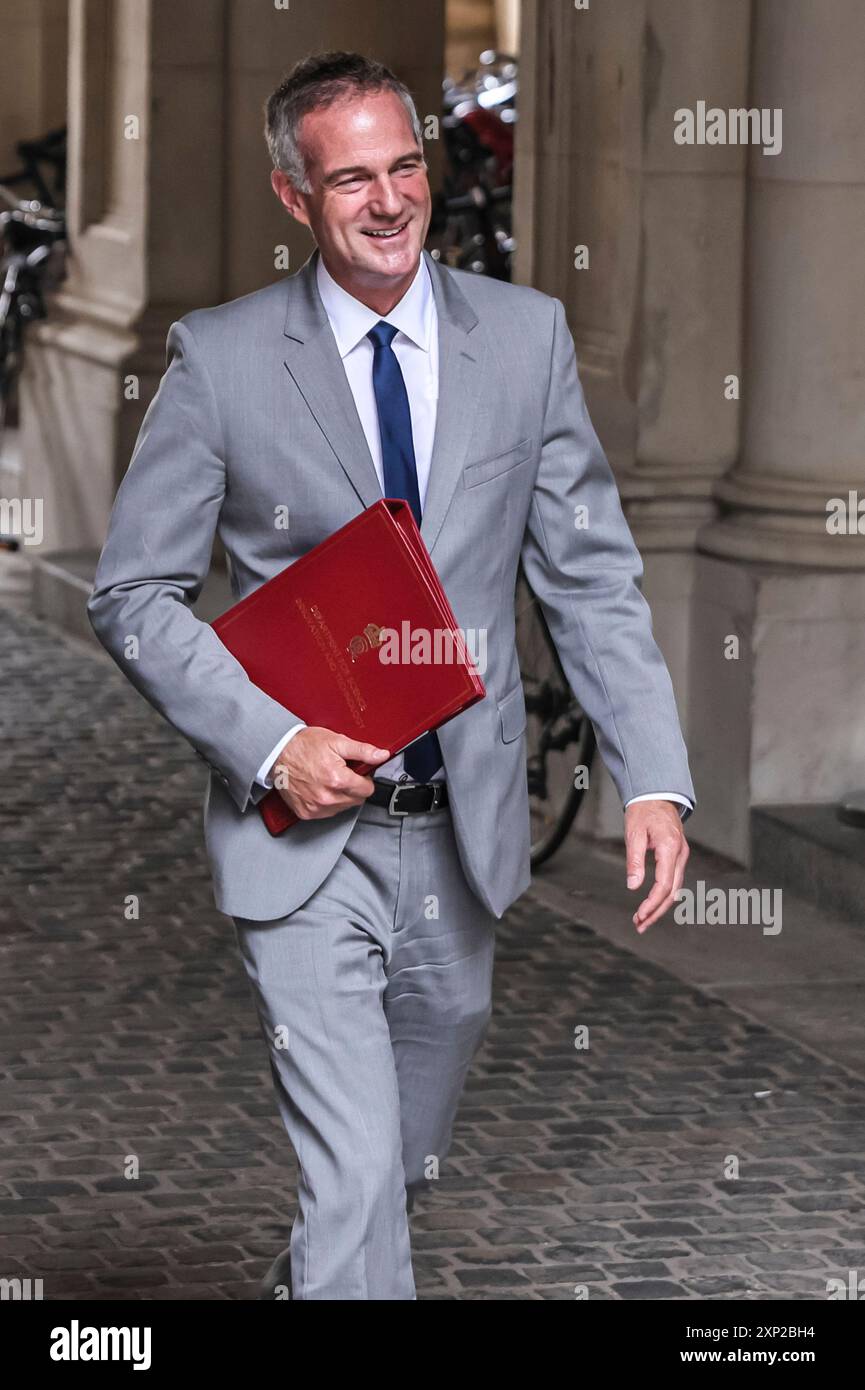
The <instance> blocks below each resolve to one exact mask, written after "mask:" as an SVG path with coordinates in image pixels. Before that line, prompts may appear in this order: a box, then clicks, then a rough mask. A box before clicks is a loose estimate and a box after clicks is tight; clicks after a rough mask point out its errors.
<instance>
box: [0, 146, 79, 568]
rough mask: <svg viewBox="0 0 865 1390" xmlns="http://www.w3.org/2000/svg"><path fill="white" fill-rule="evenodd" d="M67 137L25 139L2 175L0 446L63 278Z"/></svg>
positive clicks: (11, 545) (10, 543) (8, 545)
mask: <svg viewBox="0 0 865 1390" xmlns="http://www.w3.org/2000/svg"><path fill="white" fill-rule="evenodd" d="M65 136H66V132H65V130H59V131H52V132H50V133H49V134H48V135H47V136H45V138H44V139H42V140H20V141H19V142H18V144H17V145H16V147H15V148H16V150H17V153H18V155H19V158H20V159H21V162H22V164H21V168H19V169H17V170H15V171H13V172H12V173H11V174H6V175H4V176H3V177H2V178H0V209H2V210H0V445H2V442H3V435H4V432H5V429H6V427H7V425H15V424H17V420H18V397H17V388H18V381H19V378H20V374H21V363H22V353H23V347H24V331H25V329H26V327H27V325H28V324H29V323H32V322H34V321H35V320H36V319H42V318H44V317H45V315H46V303H45V295H46V291H47V290H48V289H50V288H53V287H54V286H55V285H56V284H57V283H59V281H60V279H61V278H62V273H63V270H62V267H63V252H64V249H65V244H66V223H65V218H64V216H63V213H62V211H61V210H60V208H59V207H57V206H55V200H56V199H59V198H60V196H61V195H62V193H63V189H64V186H65V168H66V139H65ZM43 164H45V165H47V169H46V170H45V171H44V172H43V169H42V167H41V166H42V165H43ZM49 180H50V182H49ZM21 184H30V185H31V187H32V188H33V190H34V191H35V193H36V195H37V196H36V197H33V198H27V197H23V198H22V197H18V195H17V193H16V192H14V191H13V188H14V187H15V186H17V185H21ZM0 548H2V549H4V550H16V549H17V548H18V542H17V540H16V539H15V538H14V537H13V536H3V535H0Z"/></svg>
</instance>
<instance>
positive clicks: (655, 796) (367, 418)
mask: <svg viewBox="0 0 865 1390" xmlns="http://www.w3.org/2000/svg"><path fill="white" fill-rule="evenodd" d="M316 280H317V284H318V292H319V294H320V295H321V300H322V303H323V305H324V308H325V312H326V314H327V316H328V319H329V320H330V326H331V329H332V330H333V336H334V338H335V340H336V346H337V349H338V351H339V355H340V357H341V358H342V365H343V367H344V368H345V374H346V377H347V378H348V384H349V387H350V388H351V394H352V396H353V397H354V403H355V406H356V407H357V413H358V415H359V417H360V423H361V426H362V428H363V432H364V435H365V436H366V442H367V444H368V446H369V452H370V454H371V455H372V461H373V463H374V464H375V471H376V474H377V475H378V481H379V485H380V487H381V489H382V495H384V469H383V466H382V457H381V436H380V434H379V428H378V410H377V407H376V403H375V392H374V390H373V384H372V362H373V351H374V349H373V345H372V343H371V342H370V340H369V338H367V336H366V335H367V333H368V332H369V330H370V329H371V328H373V327H374V326H375V325H376V324H377V323H379V322H380V320H381V319H382V318H383V319H384V321H385V323H391V324H393V326H394V327H395V328H396V329H397V330H398V331H397V332H396V333H395V335H394V338H393V343H392V347H393V350H394V353H395V354H396V358H397V361H398V362H399V366H400V371H401V372H402V375H403V380H404V381H405V386H406V392H407V393H408V401H409V411H410V414H411V428H412V438H413V441H414V455H415V464H416V466H417V482H418V492H419V494H420V505H421V511H423V507H424V501H425V499H426V490H427V483H428V482H429V472H430V462H431V460H432V448H433V436H434V434H435V423H436V409H437V406H438V315H437V313H436V304H435V295H434V294H433V287H432V282H431V280H430V275H429V271H428V269H427V266H426V261H425V260H424V258H423V256H421V258H420V263H419V265H418V268H417V273H416V275H415V277H414V279H413V280H412V282H411V284H410V285H409V287H408V289H407V290H406V292H405V294H404V295H403V297H402V299H401V300H400V301H399V303H398V304H396V305H395V306H394V308H393V309H391V311H390V313H388V314H384V315H382V314H377V313H376V312H375V310H374V309H370V308H369V307H368V306H367V305H366V304H362V303H361V302H360V300H359V299H355V298H354V296H353V295H350V294H349V293H348V291H347V290H344V289H343V288H342V286H341V285H338V284H337V283H336V281H335V280H334V278H333V276H332V275H331V274H330V273H329V272H328V270H327V269H326V268H325V264H324V261H323V259H322V257H321V256H319V258H318V264H317V266H316ZM305 728H306V725H305V724H301V723H298V724H294V725H293V726H292V728H291V729H289V731H288V733H287V734H286V735H285V737H284V738H283V739H281V740H280V742H279V743H278V744H277V745H276V747H275V748H273V749H272V750H271V752H270V753H269V754H268V756H267V757H266V758H265V760H264V762H263V763H262V765H261V767H260V768H259V771H258V775H257V777H256V781H257V782H258V783H259V784H260V785H261V786H264V787H269V786H272V784H273V783H272V778H271V777H270V776H269V771H270V769H271V768H272V766H273V764H274V763H275V762H276V759H277V758H278V756H279V754H280V752H281V751H282V749H283V748H284V747H285V745H286V744H287V743H288V742H289V741H290V740H291V739H292V738H293V737H294V735H295V734H297V733H299V732H300V730H301V729H305ZM403 774H404V768H403V757H402V754H401V753H400V754H398V755H397V756H396V757H395V758H391V760H390V761H389V762H387V763H383V764H382V766H381V767H379V768H376V770H375V773H374V774H373V775H374V776H375V777H386V778H389V779H390V780H392V781H398V780H400V778H401V777H403ZM433 777H434V779H435V780H436V781H443V780H444V779H445V772H444V768H442V767H439V768H438V770H437V771H436V772H435V773H433ZM659 799H661V800H667V801H676V802H679V803H680V805H681V806H683V807H691V805H692V803H691V802H690V801H689V800H688V798H687V797H685V796H681V795H680V794H679V793H678V792H649V793H647V794H646V795H644V796H635V797H633V798H632V800H633V801H649V800H659ZM630 804H631V802H630V801H629V802H627V803H626V805H628V806H630Z"/></svg>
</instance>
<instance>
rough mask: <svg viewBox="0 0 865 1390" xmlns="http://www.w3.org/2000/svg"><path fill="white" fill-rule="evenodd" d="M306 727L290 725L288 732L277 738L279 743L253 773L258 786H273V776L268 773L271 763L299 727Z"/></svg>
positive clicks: (304, 726) (298, 731)
mask: <svg viewBox="0 0 865 1390" xmlns="http://www.w3.org/2000/svg"><path fill="white" fill-rule="evenodd" d="M306 727H307V725H306V724H294V725H292V727H291V728H290V729H289V731H288V733H287V734H284V735H283V737H282V738H281V739H280V740H279V743H278V744H277V745H276V747H275V748H273V749H272V750H271V751H270V753H268V755H267V757H266V758H265V760H264V762H263V763H262V764H261V767H260V768H259V769H258V772H257V773H256V774H255V780H256V782H257V783H258V785H259V786H260V787H272V786H273V778H272V777H271V775H270V769H271V768H272V767H273V764H274V763H275V762H276V760H277V758H278V757H279V755H280V753H281V752H282V750H283V748H284V747H285V746H286V744H288V743H291V740H292V739H293V738H294V736H295V734H299V733H300V731H301V729H305V728H306Z"/></svg>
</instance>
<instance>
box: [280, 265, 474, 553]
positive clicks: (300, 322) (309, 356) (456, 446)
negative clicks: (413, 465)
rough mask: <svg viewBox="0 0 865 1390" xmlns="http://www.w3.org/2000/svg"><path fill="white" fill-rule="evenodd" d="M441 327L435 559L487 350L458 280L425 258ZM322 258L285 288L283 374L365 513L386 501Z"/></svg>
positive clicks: (428, 529)
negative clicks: (323, 292) (333, 321)
mask: <svg viewBox="0 0 865 1390" xmlns="http://www.w3.org/2000/svg"><path fill="white" fill-rule="evenodd" d="M423 255H424V258H425V260H426V264H427V267H428V269H429V273H430V277H431V279H432V286H433V293H434V295H435V302H436V315H437V319H438V345H439V395H438V406H437V409H436V427H435V436H434V439H433V452H432V461H431V464H430V475H429V482H428V484H427V494H426V500H425V503H424V511H423V518H422V522H421V535H422V537H423V539H424V542H425V544H426V547H427V549H428V550H429V551H432V548H433V546H434V545H435V542H436V540H437V538H438V535H439V532H440V531H441V528H442V524H443V522H444V519H445V516H446V515H447V511H448V508H449V506H450V503H451V499H452V497H453V494H454V490H455V488H456V485H457V483H458V481H459V479H460V476H461V474H462V469H463V464H464V462H465V456H466V450H467V448H468V442H469V437H470V435H471V427H472V422H473V420H474V406H475V404H476V402H477V400H478V397H479V395H480V391H481V382H482V379H483V359H484V348H483V345H482V344H481V343H479V342H478V343H472V342H471V341H470V338H469V335H470V333H471V331H472V329H473V328H474V327H475V326H476V324H477V322H478V319H477V315H476V314H475V312H474V310H473V309H472V307H471V305H470V304H469V302H468V300H467V299H466V298H465V296H464V295H463V294H462V293H461V291H460V290H459V289H458V287H457V285H456V282H455V280H454V278H453V277H452V276H451V275H450V273H449V271H447V270H446V269H445V268H444V267H443V266H441V265H439V263H438V262H437V261H435V260H433V258H432V256H430V255H429V253H428V252H427V251H424V252H423ZM317 257H318V251H317V250H315V251H313V253H312V255H311V256H310V257H309V259H308V260H307V261H306V263H305V265H303V266H302V267H301V269H300V270H299V271H298V273H297V274H296V275H293V276H291V278H290V279H289V280H288V281H287V282H286V283H287V286H288V309H287V312H286V317H285V329H284V333H285V338H286V348H285V359H284V360H285V366H286V367H287V369H288V371H289V372H290V374H291V376H292V378H293V380H294V382H295V384H296V386H297V389H298V390H299V391H300V393H301V395H302V396H303V398H304V400H305V401H306V403H307V405H308V406H309V408H310V410H311V411H312V414H313V415H314V417H315V419H316V422H317V424H318V426H319V429H320V430H321V432H322V434H323V435H324V437H325V439H326V440H327V442H328V444H329V445H330V447H331V449H332V450H333V453H334V455H335V457H336V459H337V461H338V462H339V464H340V466H341V467H342V469H343V470H344V472H345V474H346V476H347V477H348V479H349V481H350V483H351V484H352V486H353V488H354V490H355V492H356V493H357V495H358V497H359V498H360V500H361V502H362V503H363V505H364V506H365V507H369V506H371V505H372V503H373V502H375V501H377V500H378V499H379V498H380V497H381V495H382V492H381V487H380V485H379V481H378V476H377V474H376V471H375V465H374V463H373V461H372V455H371V454H370V452H369V448H368V446H367V442H366V437H365V435H364V432H363V426H362V425H361V422H360V417H359V415H358V413H357V408H356V406H355V403H354V397H353V396H352V394H351V387H350V386H349V384H348V378H347V377H346V374H345V368H344V367H343V364H342V359H341V357H340V355H339V350H338V348H337V346H336V341H335V339H334V336H333V333H332V331H331V328H330V323H329V321H328V317H327V314H326V312H325V309H324V305H323V304H322V302H321V299H320V297H319V294H318V287H317V285H316V282H315V267H316V262H317Z"/></svg>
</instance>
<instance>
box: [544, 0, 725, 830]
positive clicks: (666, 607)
mask: <svg viewBox="0 0 865 1390" xmlns="http://www.w3.org/2000/svg"><path fill="white" fill-rule="evenodd" d="M748 24H749V3H748V0H704V3H701V4H700V5H689V6H682V5H681V4H679V3H677V0H624V3H617V4H616V6H615V7H611V6H602V5H595V4H589V6H588V8H586V9H578V8H577V7H575V6H574V5H571V4H566V5H565V4H563V5H546V4H544V3H539V0H526V3H525V4H524V9H523V28H522V40H521V51H522V61H521V95H520V113H519V121H518V126H517V138H518V145H517V161H516V177H517V184H516V237H517V243H518V252H517V274H516V278H517V279H519V280H521V281H523V282H525V283H531V284H534V285H536V286H537V287H538V288H540V289H543V290H546V291H547V293H550V294H554V295H556V296H557V297H558V298H560V299H562V301H563V302H564V304H565V306H566V308H567V311H568V319H569V323H570V327H571V330H572V332H573V334H574V339H575V343H576V350H577V358H578V362H579V365H580V375H581V379H582V382H583V385H584V388H585V391H586V396H587V400H588V404H589V409H590V412H591V415H592V419H593V421H594V423H595V427H596V428H597V430H598V433H599V435H600V437H601V441H602V443H603V445H604V448H605V450H606V452H607V456H608V457H609V459H610V462H611V464H612V466H613V469H614V471H615V473H616V476H617V482H618V484H619V488H620V491H621V494H622V498H623V502H624V504H625V510H626V514H627V516H628V520H629V522H630V524H631V526H632V529H633V531H634V534H635V538H636V540H637V543H638V545H639V546H640V549H641V552H642V554H643V557H644V562H645V581H644V592H645V593H646V596H647V598H648V599H649V601H650V603H651V605H652V610H653V615H654V627H655V635H656V637H657V639H658V642H659V644H660V646H661V648H662V650H663V651H664V654H665V656H666V658H667V661H668V664H669V666H670V670H671V673H672V676H673V681H674V685H675V688H676V694H677V699H678V703H679V709H680V713H681V715H682V719H683V723H685V724H686V725H687V719H688V704H689V701H688V682H689V674H690V651H689V638H690V598H691V592H692V589H693V585H694V567H695V559H694V545H695V540H696V536H697V534H698V532H699V529H700V527H701V526H702V525H704V524H705V523H706V522H707V520H710V519H711V518H712V517H713V516H714V514H715V504H714V502H713V488H714V484H715V482H716V480H717V479H718V478H719V477H720V476H722V475H723V473H724V472H725V471H726V470H727V469H728V468H729V466H730V465H731V463H732V462H733V460H734V459H735V458H736V455H737V452H738V437H739V405H738V402H737V401H736V400H735V399H734V400H732V401H730V400H726V399H725V392H724V379H725V377H726V376H727V375H729V374H738V373H739V372H740V371H741V357H740V354H741V347H740V344H741V295H742V274H743V271H742V267H743V255H744V253H743V228H744V186H745V168H746V155H745V151H744V150H742V149H737V148H729V147H726V148H725V147H718V146H713V147H708V146H705V145H697V144H695V145H691V146H686V145H679V144H677V143H676V142H675V141H674V129H675V124H676V122H675V113H676V111H677V110H678V109H679V108H681V107H689V108H692V109H693V108H695V106H696V103H697V101H699V100H701V99H702V100H704V101H706V102H708V103H709V104H714V105H719V106H735V105H739V104H741V102H742V101H743V100H744V97H745V94H746V90H747V63H748ZM578 247H585V248H586V251H587V254H588V267H587V268H584V269H578V268H576V267H575V264H574V262H575V252H576V248H578ZM597 791H598V793H599V795H597V796H596V797H594V798H592V799H590V800H589V802H588V803H587V805H586V808H585V810H584V812H582V813H581V817H582V821H581V823H582V824H583V826H584V827H587V824H588V823H589V822H592V821H593V825H592V828H594V829H596V830H598V831H599V832H602V833H605V834H613V833H617V831H618V828H619V827H620V825H621V817H620V811H619V807H618V801H617V798H616V797H615V793H614V789H613V788H612V784H611V783H610V781H609V779H608V778H607V777H606V775H605V774H600V776H599V780H598V786H597Z"/></svg>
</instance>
